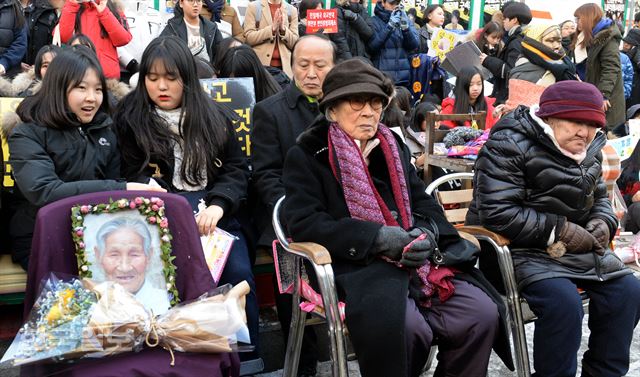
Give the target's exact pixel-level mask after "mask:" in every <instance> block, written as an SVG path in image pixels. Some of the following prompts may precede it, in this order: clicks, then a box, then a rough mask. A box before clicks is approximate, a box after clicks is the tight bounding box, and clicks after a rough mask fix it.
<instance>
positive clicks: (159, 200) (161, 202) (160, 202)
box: [156, 199, 164, 207]
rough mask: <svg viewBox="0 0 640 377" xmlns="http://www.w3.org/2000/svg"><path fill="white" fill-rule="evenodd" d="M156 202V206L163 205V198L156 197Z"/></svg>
mask: <svg viewBox="0 0 640 377" xmlns="http://www.w3.org/2000/svg"><path fill="white" fill-rule="evenodd" d="M156 204H157V205H158V207H162V206H164V200H162V199H158V201H157V202H156Z"/></svg>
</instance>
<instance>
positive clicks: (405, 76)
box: [368, 0, 419, 87]
mask: <svg viewBox="0 0 640 377" xmlns="http://www.w3.org/2000/svg"><path fill="white" fill-rule="evenodd" d="M374 13H375V15H374V16H373V17H371V18H370V19H369V25H370V26H371V29H372V30H373V36H372V37H371V39H369V43H368V47H369V53H370V54H371V60H372V61H373V65H374V67H376V68H377V69H379V70H380V71H382V72H384V73H385V74H386V75H388V76H389V77H391V78H392V79H393V81H394V83H395V85H397V86H406V87H409V84H410V76H411V66H410V65H409V54H410V53H411V51H413V50H415V49H417V48H418V46H419V42H418V33H417V32H416V30H415V29H414V27H413V22H412V21H411V20H410V19H409V17H408V16H407V13H406V12H405V11H404V10H403V9H402V7H401V6H400V0H383V1H381V2H378V3H377V4H376V8H375V11H374Z"/></svg>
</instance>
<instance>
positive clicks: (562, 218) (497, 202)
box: [466, 106, 628, 287]
mask: <svg viewBox="0 0 640 377" xmlns="http://www.w3.org/2000/svg"><path fill="white" fill-rule="evenodd" d="M605 142H606V136H605V135H604V134H603V133H601V132H599V133H598V134H596V137H595V139H594V140H593V142H592V143H591V144H590V145H589V147H588V149H587V154H586V158H585V159H584V160H583V161H582V162H581V163H578V162H576V161H575V160H573V159H571V158H569V157H567V156H565V155H564V154H562V153H561V152H560V150H559V149H558V148H557V147H556V146H555V144H554V143H553V141H552V139H551V138H550V137H549V136H548V135H547V134H546V133H545V132H544V130H543V128H542V126H541V125H539V124H538V123H537V122H536V121H535V120H534V119H533V118H532V117H531V115H530V114H529V109H528V108H526V107H524V106H520V107H518V108H517V109H516V110H515V111H513V112H512V113H510V114H508V115H507V116H506V117H505V118H503V119H501V120H500V121H499V122H498V123H497V124H496V125H494V126H493V128H492V129H491V135H490V136H489V140H488V141H487V143H486V144H485V145H484V147H483V148H482V149H481V150H480V153H479V154H478V160H477V162H476V166H475V170H476V174H475V178H474V193H473V201H472V203H471V207H470V208H469V212H468V213H467V219H466V223H467V224H469V225H483V226H485V227H486V228H488V229H489V230H491V231H494V232H496V233H498V234H500V235H502V236H505V237H507V238H508V239H510V240H511V245H510V247H511V248H512V253H513V254H512V256H513V260H514V265H515V269H516V278H517V280H518V283H519V285H520V287H523V286H524V285H526V284H529V283H532V282H535V281H538V280H542V279H547V278H553V277H568V278H580V279H587V280H608V279H611V278H614V277H618V276H621V275H623V274H626V273H628V271H626V270H625V269H624V265H623V264H622V262H620V260H619V259H618V258H617V257H616V256H615V255H614V254H613V253H612V252H611V251H609V250H607V252H606V254H605V255H604V256H598V255H597V254H595V253H594V252H589V251H587V252H585V253H584V254H565V255H564V256H563V257H561V258H558V259H553V258H551V257H550V256H549V255H548V254H547V253H546V252H545V249H546V248H547V246H548V244H549V242H554V241H555V240H556V237H557V236H556V235H557V234H558V233H559V231H560V229H562V227H563V226H564V224H565V222H566V221H571V222H573V223H575V224H578V225H580V226H583V227H584V226H586V224H587V222H588V221H589V220H591V219H593V218H599V219H602V220H604V221H605V222H606V223H607V225H608V226H609V231H610V234H611V235H612V236H613V235H614V234H615V231H616V229H617V225H618V221H617V218H616V217H615V215H614V212H613V210H612V208H611V203H610V202H609V199H608V196H607V190H606V186H605V184H604V181H603V180H602V153H601V152H600V150H601V149H602V147H603V146H604V144H605Z"/></svg>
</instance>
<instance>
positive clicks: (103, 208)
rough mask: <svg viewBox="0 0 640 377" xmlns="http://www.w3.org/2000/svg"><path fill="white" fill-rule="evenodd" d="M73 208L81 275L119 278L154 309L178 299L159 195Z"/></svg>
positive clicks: (162, 308) (163, 309)
mask: <svg viewBox="0 0 640 377" xmlns="http://www.w3.org/2000/svg"><path fill="white" fill-rule="evenodd" d="M71 211H72V212H71V216H72V228H73V229H72V236H73V240H74V242H75V246H76V257H77V261H78V272H79V275H80V277H83V278H91V279H92V280H94V281H95V282H97V283H101V282H103V281H113V282H115V283H118V284H120V285H122V286H123V287H124V288H125V289H126V290H127V291H128V292H130V293H131V294H133V295H134V296H135V297H136V299H137V300H138V301H140V302H141V303H142V304H143V305H144V306H145V307H146V308H147V309H148V310H151V311H153V313H154V314H156V315H158V314H162V313H164V312H166V311H167V310H168V309H169V307H170V306H171V305H172V304H175V303H177V302H178V292H177V289H176V288H175V271H176V268H175V266H174V265H173V263H172V260H173V258H174V257H173V256H171V234H170V232H169V222H168V219H167V218H166V217H165V215H164V203H163V201H162V200H161V199H159V198H143V197H138V198H135V199H133V200H128V199H120V200H116V201H111V202H109V203H103V204H97V205H88V204H87V205H77V206H75V207H73V208H72V210H71Z"/></svg>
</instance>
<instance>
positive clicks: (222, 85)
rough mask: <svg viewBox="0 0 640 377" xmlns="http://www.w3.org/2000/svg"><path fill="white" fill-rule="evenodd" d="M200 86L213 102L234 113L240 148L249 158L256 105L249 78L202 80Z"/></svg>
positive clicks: (251, 80)
mask: <svg viewBox="0 0 640 377" xmlns="http://www.w3.org/2000/svg"><path fill="white" fill-rule="evenodd" d="M200 84H201V85H202V87H203V88H204V91H205V92H206V93H207V94H208V95H209V97H211V99H213V100H214V101H216V102H218V103H221V104H223V105H224V106H227V107H228V108H230V109H232V110H233V111H235V112H236V114H238V116H239V118H240V119H239V120H238V121H236V122H235V123H234V125H235V130H236V135H237V136H238V142H239V143H240V148H241V149H242V151H243V152H244V153H246V155H247V157H249V156H251V127H252V124H253V122H252V121H251V119H252V117H251V114H252V112H253V106H255V104H256V95H255V90H254V88H253V79H252V78H251V77H237V78H225V79H203V80H200Z"/></svg>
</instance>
